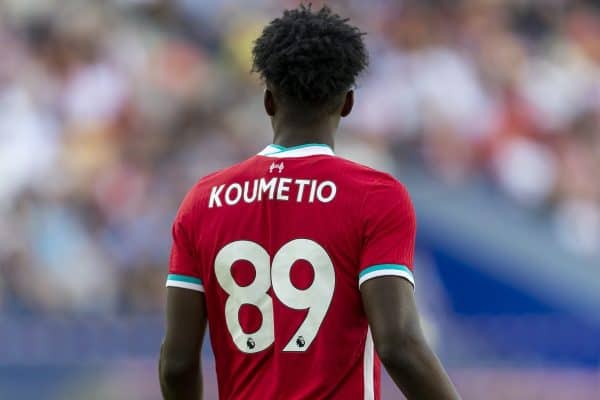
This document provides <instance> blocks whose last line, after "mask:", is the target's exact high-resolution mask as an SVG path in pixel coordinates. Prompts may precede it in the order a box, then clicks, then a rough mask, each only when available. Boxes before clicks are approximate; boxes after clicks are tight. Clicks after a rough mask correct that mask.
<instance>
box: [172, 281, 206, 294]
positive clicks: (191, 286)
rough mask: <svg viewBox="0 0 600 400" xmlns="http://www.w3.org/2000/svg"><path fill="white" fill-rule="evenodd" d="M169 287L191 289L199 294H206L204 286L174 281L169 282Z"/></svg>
mask: <svg viewBox="0 0 600 400" xmlns="http://www.w3.org/2000/svg"><path fill="white" fill-rule="evenodd" d="M166 286H167V287H178V288H183V289H191V290H195V291H197V292H204V285H201V284H198V283H192V282H182V281H173V280H167V284H166Z"/></svg>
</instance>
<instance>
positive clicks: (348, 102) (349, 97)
mask: <svg viewBox="0 0 600 400" xmlns="http://www.w3.org/2000/svg"><path fill="white" fill-rule="evenodd" d="M352 107H354V90H350V91H349V92H348V93H346V99H345V100H344V105H343V106H342V111H341V112H340V115H341V116H342V117H347V116H348V115H350V112H352Z"/></svg>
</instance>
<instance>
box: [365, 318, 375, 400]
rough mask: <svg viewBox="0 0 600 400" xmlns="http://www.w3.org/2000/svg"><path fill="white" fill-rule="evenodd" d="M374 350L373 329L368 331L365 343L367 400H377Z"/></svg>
mask: <svg viewBox="0 0 600 400" xmlns="http://www.w3.org/2000/svg"><path fill="white" fill-rule="evenodd" d="M374 357H375V356H374V349H373V337H372V336H371V328H368V329H367V340H366V341H365V354H364V356H363V381H364V388H365V395H364V399H365V400H375V384H374V382H373V381H374V378H375V367H374V364H375V362H374Z"/></svg>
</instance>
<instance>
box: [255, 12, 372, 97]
mask: <svg viewBox="0 0 600 400" xmlns="http://www.w3.org/2000/svg"><path fill="white" fill-rule="evenodd" d="M348 21H349V19H347V18H342V17H340V16H339V15H337V14H334V13H333V12H332V11H331V9H330V8H329V7H327V6H324V7H323V8H321V9H320V10H318V11H313V10H312V8H311V5H308V6H305V5H303V4H302V5H300V6H299V7H298V8H296V9H293V10H286V11H284V13H283V16H282V17H280V18H276V19H274V20H273V21H271V23H269V24H268V25H267V26H266V27H265V29H264V30H263V32H262V35H261V36H260V37H259V38H258V39H257V40H256V42H255V45H254V49H253V50H252V55H253V67H252V70H253V71H255V72H258V73H259V74H260V76H261V77H262V79H263V80H265V81H266V82H267V84H270V85H273V86H274V87H275V88H276V89H277V90H278V91H279V92H281V93H282V94H283V95H284V96H285V97H286V99H288V100H291V101H293V102H294V103H296V104H301V105H322V104H325V103H327V102H329V101H331V100H333V99H335V98H337V97H338V96H339V95H341V94H342V93H344V92H345V91H347V90H350V89H351V88H352V86H353V85H354V84H355V81H356V79H357V77H358V76H359V74H360V73H361V72H362V71H364V70H365V68H366V67H367V65H368V54H367V50H366V48H365V44H364V43H363V36H364V35H365V34H364V33H363V32H361V31H360V30H359V29H358V28H357V27H354V26H352V25H350V24H348Z"/></svg>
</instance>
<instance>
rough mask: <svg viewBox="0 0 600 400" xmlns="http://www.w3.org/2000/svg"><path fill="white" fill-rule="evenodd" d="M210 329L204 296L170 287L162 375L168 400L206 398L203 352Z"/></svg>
mask: <svg viewBox="0 0 600 400" xmlns="http://www.w3.org/2000/svg"><path fill="white" fill-rule="evenodd" d="M205 328H206V304H205V300H204V293H202V292H200V291H195V290H189V289H184V288H179V287H169V288H167V305H166V334H165V338H164V340H163V343H162V346H161V349H160V361H159V375H160V386H161V390H162V394H163V397H164V398H165V399H166V400H199V399H202V375H201V365H200V349H201V347H202V340H203V338H204V330H205Z"/></svg>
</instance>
